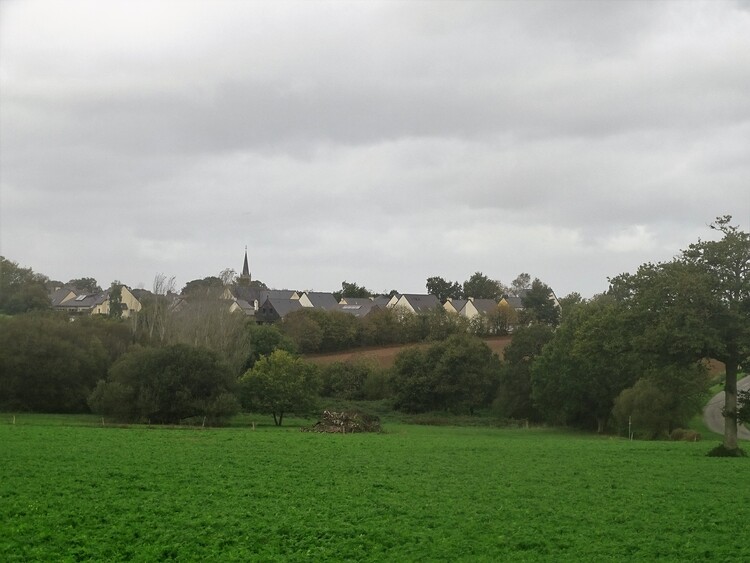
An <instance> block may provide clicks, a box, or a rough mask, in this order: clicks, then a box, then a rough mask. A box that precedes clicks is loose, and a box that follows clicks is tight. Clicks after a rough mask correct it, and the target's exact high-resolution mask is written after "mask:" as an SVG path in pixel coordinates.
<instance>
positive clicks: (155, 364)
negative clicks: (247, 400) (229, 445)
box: [89, 344, 239, 424]
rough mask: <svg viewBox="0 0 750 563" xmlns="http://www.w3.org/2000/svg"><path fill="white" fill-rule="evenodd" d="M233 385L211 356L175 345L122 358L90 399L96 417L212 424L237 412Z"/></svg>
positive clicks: (168, 422)
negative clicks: (199, 420)
mask: <svg viewBox="0 0 750 563" xmlns="http://www.w3.org/2000/svg"><path fill="white" fill-rule="evenodd" d="M234 387H235V381H234V378H233V376H232V373H231V371H230V369H229V368H228V367H227V366H226V365H225V364H224V363H223V362H221V361H220V360H219V357H218V355H217V354H216V353H215V352H212V351H210V350H206V349H203V348H195V347H192V346H187V345H185V344H176V345H173V346H167V347H165V348H137V349H134V350H132V351H131V352H128V353H127V354H125V355H124V356H122V357H121V358H120V359H119V360H118V361H117V362H116V363H115V364H114V365H113V366H112V368H111V369H110V372H109V379H108V380H107V381H100V382H99V383H98V384H97V386H96V389H95V390H94V392H93V393H92V394H91V396H90V397H89V405H90V406H91V409H92V410H93V411H94V412H96V413H99V414H103V415H108V416H112V417H114V418H117V419H120V420H126V421H133V422H150V423H157V424H176V423H179V422H180V421H182V420H184V419H187V418H192V417H206V419H207V421H210V422H212V423H216V422H219V421H221V420H222V419H225V418H227V417H229V416H231V415H233V414H235V413H236V412H237V411H238V410H239V403H238V402H237V400H236V399H235V398H234V395H233V391H234Z"/></svg>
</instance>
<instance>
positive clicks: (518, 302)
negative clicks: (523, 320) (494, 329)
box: [505, 295, 523, 309]
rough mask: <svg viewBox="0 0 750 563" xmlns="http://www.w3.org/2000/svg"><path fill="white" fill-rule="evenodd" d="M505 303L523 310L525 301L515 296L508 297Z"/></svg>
mask: <svg viewBox="0 0 750 563" xmlns="http://www.w3.org/2000/svg"><path fill="white" fill-rule="evenodd" d="M505 301H506V302H507V303H508V305H510V306H511V307H513V308H514V309H523V301H521V298H520V297H516V296H515V295H506V296H505Z"/></svg>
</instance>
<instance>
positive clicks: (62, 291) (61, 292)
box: [49, 287, 75, 307]
mask: <svg viewBox="0 0 750 563" xmlns="http://www.w3.org/2000/svg"><path fill="white" fill-rule="evenodd" d="M71 293H72V294H73V298H74V299H75V291H73V290H72V289H68V288H66V287H61V288H59V289H56V290H55V291H53V292H52V293H51V294H50V296H49V299H50V301H51V303H52V306H53V307H57V306H58V305H60V304H61V303H63V299H65V298H66V297H68V295H70V294H71Z"/></svg>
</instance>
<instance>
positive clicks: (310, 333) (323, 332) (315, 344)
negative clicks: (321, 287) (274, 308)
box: [279, 309, 362, 354]
mask: <svg viewBox="0 0 750 563" xmlns="http://www.w3.org/2000/svg"><path fill="white" fill-rule="evenodd" d="M361 326H362V325H361V322H360V320H359V319H358V318H357V317H355V316H353V315H349V314H347V313H342V312H340V311H322V310H320V309H300V310H298V311H292V312H291V313H289V314H288V315H287V316H286V317H284V318H283V319H282V321H281V323H280V324H279V327H280V329H281V332H282V333H283V334H284V335H286V336H287V337H289V338H290V339H291V340H292V341H293V342H294V344H295V345H296V347H297V349H298V350H299V351H300V352H301V353H303V354H309V353H315V352H335V351H338V350H347V349H349V348H354V347H356V346H358V345H359V344H360V342H361Z"/></svg>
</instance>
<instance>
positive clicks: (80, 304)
mask: <svg viewBox="0 0 750 563" xmlns="http://www.w3.org/2000/svg"><path fill="white" fill-rule="evenodd" d="M107 299H109V292H108V291H104V292H102V293H94V294H85V293H84V294H82V295H77V296H76V297H75V298H73V299H68V300H67V301H63V302H62V303H60V304H59V305H57V308H58V309H62V310H71V309H76V310H80V309H93V308H94V307H96V306H97V305H101V304H102V303H104V302H105V301H107Z"/></svg>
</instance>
